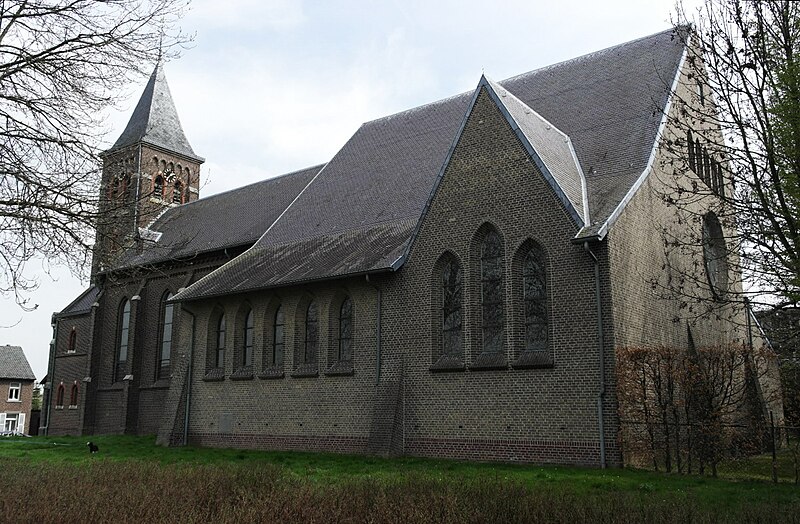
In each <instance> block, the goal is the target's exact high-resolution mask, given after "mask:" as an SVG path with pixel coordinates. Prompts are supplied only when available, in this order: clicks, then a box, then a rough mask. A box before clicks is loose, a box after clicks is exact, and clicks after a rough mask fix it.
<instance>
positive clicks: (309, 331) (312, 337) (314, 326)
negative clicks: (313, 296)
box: [303, 300, 319, 364]
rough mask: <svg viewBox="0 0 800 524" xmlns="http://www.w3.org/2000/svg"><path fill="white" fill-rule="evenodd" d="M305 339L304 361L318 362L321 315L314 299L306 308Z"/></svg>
mask: <svg viewBox="0 0 800 524" xmlns="http://www.w3.org/2000/svg"><path fill="white" fill-rule="evenodd" d="M304 335H305V336H304V337H303V338H304V339H303V363H304V364H316V363H317V352H318V350H319V317H318V316H317V302H316V301H314V300H312V301H311V303H310V304H309V305H308V308H307V309H306V325H305V332H304Z"/></svg>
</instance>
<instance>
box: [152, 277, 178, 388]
mask: <svg viewBox="0 0 800 524" xmlns="http://www.w3.org/2000/svg"><path fill="white" fill-rule="evenodd" d="M171 298H172V293H170V292H169V291H167V292H166V293H164V296H163V297H162V299H161V312H162V313H161V351H160V352H159V358H158V367H157V369H156V380H161V379H166V378H169V374H170V366H171V364H170V358H171V354H172V318H173V315H174V312H175V310H174V306H173V304H170V303H168V302H167V301H168V300H169V299H171Z"/></svg>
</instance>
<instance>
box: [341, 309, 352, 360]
mask: <svg viewBox="0 0 800 524" xmlns="http://www.w3.org/2000/svg"><path fill="white" fill-rule="evenodd" d="M352 359H353V301H352V300H350V297H345V299H344V300H343V301H342V306H341V307H340V308H339V344H338V355H337V360H339V361H349V360H352Z"/></svg>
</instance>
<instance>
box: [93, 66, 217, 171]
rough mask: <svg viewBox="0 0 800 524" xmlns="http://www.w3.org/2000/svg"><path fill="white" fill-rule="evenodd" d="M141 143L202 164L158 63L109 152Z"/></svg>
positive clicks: (201, 159)
mask: <svg viewBox="0 0 800 524" xmlns="http://www.w3.org/2000/svg"><path fill="white" fill-rule="evenodd" d="M139 142H143V143H146V144H150V145H153V146H156V147H160V148H163V149H166V150H168V151H173V152H175V153H178V154H181V155H183V156H186V157H189V158H193V159H195V160H198V161H200V162H203V160H204V159H203V158H202V157H200V156H197V155H196V154H195V153H194V150H192V146H191V145H189V141H188V140H187V139H186V134H184V132H183V127H181V121H180V119H179V118H178V111H177V110H176V109H175V103H174V102H173V101H172V95H171V94H170V92H169V85H168V84H167V78H166V76H164V67H163V66H162V65H161V64H160V63H159V64H157V65H156V67H155V69H153V74H151V75H150V80H149V81H148V82H147V85H146V86H145V88H144V91H143V92H142V96H141V97H140V98H139V103H137V104H136V108H135V109H134V110H133V114H132V115H131V119H130V120H129V121H128V125H127V126H125V130H124V131H123V132H122V134H121V135H120V136H119V138H118V139H117V141H116V142H114V145H113V146H111V148H110V149H109V150H108V151H107V153H108V152H111V151H114V150H116V149H121V148H123V147H128V146H132V145H136V144H138V143H139Z"/></svg>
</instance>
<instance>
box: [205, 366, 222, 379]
mask: <svg viewBox="0 0 800 524" xmlns="http://www.w3.org/2000/svg"><path fill="white" fill-rule="evenodd" d="M203 380H204V381H206V382H222V381H223V380H225V371H224V370H222V369H220V368H216V369H211V370H209V371H208V372H207V373H206V374H205V376H204V377H203Z"/></svg>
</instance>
